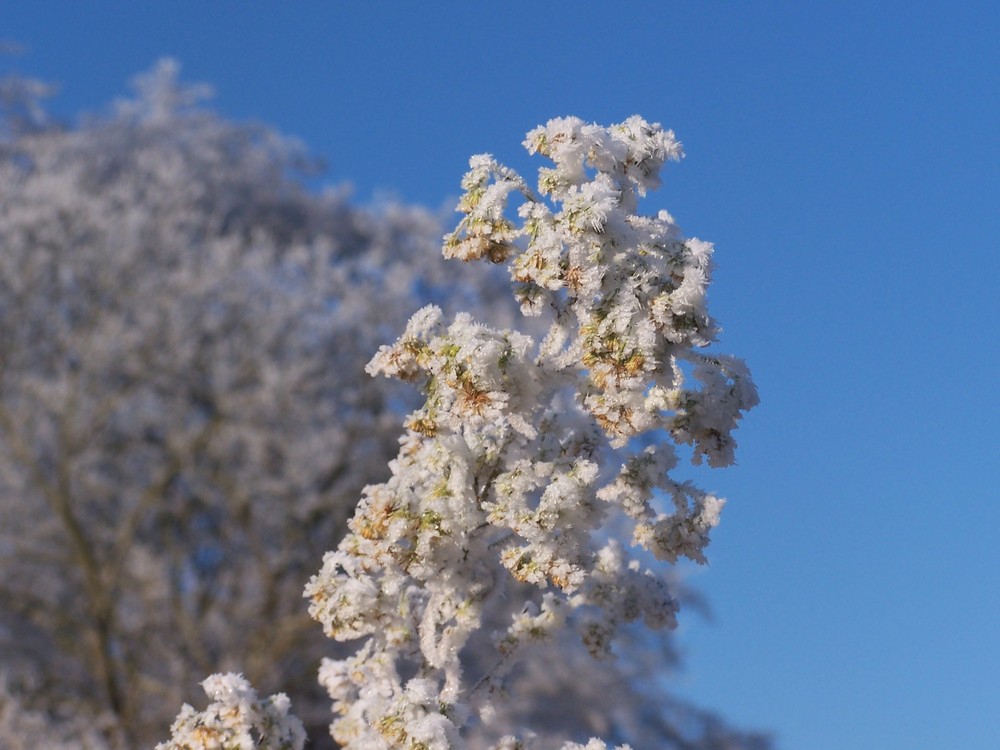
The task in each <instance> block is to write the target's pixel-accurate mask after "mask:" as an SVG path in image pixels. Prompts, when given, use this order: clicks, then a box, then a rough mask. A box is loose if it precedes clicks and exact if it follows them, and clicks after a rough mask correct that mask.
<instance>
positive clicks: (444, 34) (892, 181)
mask: <svg viewBox="0 0 1000 750" xmlns="http://www.w3.org/2000/svg"><path fill="white" fill-rule="evenodd" d="M0 36H3V37H6V38H11V39H16V40H18V41H20V42H21V43H23V44H25V45H27V46H28V47H29V48H30V52H29V53H28V54H27V55H25V56H23V57H22V58H20V59H19V60H17V61H16V63H15V64H16V67H17V68H18V69H19V70H21V71H23V72H27V73H31V74H34V75H36V76H39V77H42V78H45V79H49V80H54V81H59V82H61V84H62V86H63V93H62V95H61V97H60V98H59V99H58V100H57V103H56V107H57V109H58V110H59V111H62V112H65V113H71V112H77V111H79V110H80V109H95V108H99V107H101V106H102V105H104V104H105V103H107V102H108V101H110V100H111V99H112V98H114V97H115V96H118V95H120V94H121V93H122V92H123V91H124V87H125V81H126V80H127V79H128V78H129V77H130V76H131V75H133V74H134V73H136V72H137V71H140V70H143V69H146V68H148V67H149V66H150V65H151V64H152V63H153V61H154V60H155V59H156V58H158V57H160V56H162V55H171V56H174V57H176V58H178V59H179V60H180V61H181V62H182V63H183V65H184V75H185V77H186V78H187V79H189V80H201V81H207V82H209V83H211V84H213V85H214V86H215V87H216V90H217V92H218V97H217V100H216V103H217V106H218V108H219V109H220V110H221V111H222V112H223V113H225V114H226V115H228V116H232V117H235V118H239V119H245V118H253V119H258V120H262V121H264V122H267V123H270V124H272V125H274V126H276V127H277V128H278V129H279V130H281V131H283V132H286V133H290V134H293V135H296V136H299V137H300V138H301V139H302V140H303V141H304V142H305V143H306V144H307V145H308V146H309V147H310V148H311V149H312V150H313V151H314V152H316V153H317V154H319V155H321V156H323V157H325V158H326V159H327V160H328V162H329V164H330V178H331V180H334V181H348V182H350V183H352V184H353V185H354V186H355V190H356V195H357V197H358V199H359V200H361V201H368V200H370V199H371V198H372V196H375V195H378V194H379V192H380V191H388V192H390V193H392V194H394V195H396V196H398V197H399V198H401V199H403V200H405V201H408V202H413V203H420V204H423V205H427V206H430V207H435V208H436V207H439V206H441V205H442V204H443V203H444V202H445V201H446V200H450V199H451V198H452V197H454V196H455V195H457V193H458V187H457V186H458V180H459V178H460V176H461V174H462V172H463V171H464V169H465V163H466V160H467V158H468V156H469V155H470V154H472V153H476V152H481V151H492V152H493V153H495V154H497V155H498V156H499V157H500V158H501V159H503V160H506V161H508V162H509V163H511V165H512V166H515V167H518V168H521V169H524V170H532V169H533V168H534V167H533V166H531V165H530V162H529V160H528V159H527V157H526V156H523V155H522V152H521V148H520V145H519V144H520V141H521V139H522V137H523V134H524V132H525V131H527V130H528V129H529V128H531V127H533V126H535V125H536V124H539V123H542V122H544V121H545V120H547V119H549V118H550V117H554V116H559V115H567V114H574V115H578V116H580V117H583V118H585V119H588V120H593V121H597V122H601V123H605V124H606V123H609V122H613V121H618V120H620V119H622V118H624V117H626V116H628V115H630V114H633V113H640V114H642V115H644V116H645V117H646V118H647V119H650V120H658V121H660V122H663V123H664V124H665V125H667V126H669V127H671V128H673V129H674V130H675V131H676V132H677V133H678V135H679V137H680V138H681V140H682V141H683V142H684V143H685V146H686V148H687V153H688V156H687V158H686V159H685V160H684V162H682V163H681V164H680V165H677V166H674V167H672V168H671V170H670V172H669V173H668V174H667V184H666V186H665V188H664V189H663V190H662V191H661V192H660V193H657V194H656V195H655V196H654V197H653V200H652V201H651V203H653V204H656V205H655V207H665V208H667V209H668V210H670V211H671V213H673V214H674V216H675V217H677V219H678V220H679V221H680V223H681V225H682V226H683V227H684V228H685V229H686V231H687V232H688V233H689V234H693V235H696V236H699V237H701V238H703V239H707V240H711V241H713V242H715V243H716V246H717V256H716V257H717V260H718V263H719V271H718V273H717V277H716V278H717V281H716V284H715V286H714V287H713V292H712V299H713V303H712V304H713V310H714V312H715V313H716V315H717V316H718V317H719V319H720V320H721V322H722V323H723V325H724V327H725V333H724V335H723V345H722V349H723V350H725V351H730V352H733V353H736V354H739V355H741V356H743V357H745V358H746V359H747V360H748V361H749V363H750V365H751V367H752V369H753V371H754V373H755V376H756V379H757V382H758V385H759V387H760V391H761V396H762V400H763V403H762V405H761V406H760V407H759V408H758V409H757V410H756V411H755V412H753V413H751V415H750V417H749V418H748V420H747V421H746V423H745V426H744V427H743V428H742V429H741V430H740V434H739V437H740V441H741V453H740V467H739V468H737V469H734V470H729V471H727V472H723V473H716V474H713V475H711V476H708V477H705V478H703V481H704V482H705V483H706V484H707V485H708V486H709V487H710V488H712V489H716V490H718V491H719V492H720V493H722V494H723V495H725V496H727V497H728V498H729V499H730V503H729V505H728V507H727V512H726V514H725V516H724V519H723V525H722V527H721V528H720V529H719V530H718V532H717V534H716V535H715V538H714V543H713V545H712V547H711V549H710V550H709V552H710V557H711V560H712V564H711V567H710V568H708V569H706V570H700V571H698V573H697V576H696V580H697V583H698V585H699V586H701V587H702V589H703V590H704V591H706V592H707V594H708V596H709V598H710V601H711V603H712V605H713V607H714V609H715V612H716V621H715V623H714V624H713V625H711V626H709V625H706V624H705V623H704V622H701V621H700V620H698V619H697V617H695V616H693V615H689V616H688V617H686V618H684V619H683V622H682V638H683V640H684V643H685V644H686V647H687V651H688V655H689V662H690V664H689V671H688V673H687V674H686V675H684V676H682V677H681V679H680V682H679V690H680V691H681V692H683V693H685V694H687V695H689V696H691V697H693V698H695V699H697V700H699V701H701V702H703V703H704V704H706V705H708V706H711V707H715V708H717V709H719V710H721V711H722V712H723V713H724V714H725V715H727V716H728V717H729V718H731V719H733V720H735V721H737V722H741V723H743V724H746V725H749V726H757V727H770V728H772V729H773V730H774V731H775V732H776V733H777V736H778V738H779V748H781V750H845V749H847V750H868V749H871V750H876V749H877V750H884V749H886V748H890V749H892V750H895V749H897V748H898V749H900V750H940V749H948V750H950V749H951V748H961V749H962V750H995V748H997V747H1000V544H998V542H997V537H998V532H1000V491H998V489H997V481H996V474H997V468H998V466H1000V451H998V429H997V420H998V416H1000V397H998V390H1000V388H998V375H1000V353H998V344H997V342H998V339H1000V336H998V323H997V320H998V314H1000V304H998V298H1000V295H998V292H997V279H998V276H1000V263H998V259H997V256H998V236H1000V232H998V229H1000V226H998V224H1000V222H998V215H1000V214H998V209H1000V149H998V138H1000V53H998V50H1000V42H998V40H1000V4H998V3H996V2H995V0H994V1H993V2H987V1H985V0H984V1H983V2H962V0H954V1H952V2H947V3H945V2H938V3H930V2H921V1H920V0H915V1H912V2H900V1H895V0H893V1H891V2H885V1H883V2H874V1H873V2H864V3H862V2H819V1H817V2H811V1H810V2H801V1H800V2H731V3H725V2H684V3H681V2H668V1H666V0H659V1H658V2H628V1H626V0H622V1H621V2H617V3H612V2H596V1H594V2H588V1H583V0H576V2H557V1H555V0H550V1H549V2H537V3H536V2H520V1H511V0H508V1H507V2H503V3H486V2H481V3H474V2H468V1H465V2H430V1H428V2H407V3H403V2H398V3H387V2H386V3H383V2H368V3H362V2H323V3H320V2H311V3H310V2H302V3H278V2H273V3H261V2H235V1H232V2H223V1H222V0H217V1H216V2H208V3H206V2H181V1H179V0H171V1H170V2H161V3H137V2H107V1H103V2H100V1H94V0H92V1H91V2H87V3H69V2H54V1H52V0H21V1H14V2H11V1H10V0H8V2H5V3H4V4H3V10H2V13H0ZM5 67H7V68H9V67H10V63H6V64H5ZM637 750H643V749H641V748H639V749H637Z"/></svg>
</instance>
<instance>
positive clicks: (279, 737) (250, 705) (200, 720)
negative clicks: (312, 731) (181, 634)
mask: <svg viewBox="0 0 1000 750" xmlns="http://www.w3.org/2000/svg"><path fill="white" fill-rule="evenodd" d="M201 684H202V687H203V688H205V692H206V693H207V694H208V697H209V698H211V700H212V702H211V703H210V704H209V706H208V708H206V709H205V710H204V711H200V712H199V711H195V710H194V708H192V707H191V706H188V705H185V706H184V708H183V709H182V710H181V713H180V715H179V716H178V717H177V720H176V721H175V722H174V724H173V726H172V727H171V728H170V731H171V737H170V739H169V740H168V741H167V742H161V743H160V744H159V745H157V746H156V750H302V747H303V746H304V745H305V740H306V735H305V731H304V730H303V728H302V722H300V721H299V720H298V719H297V718H295V717H294V716H292V715H291V714H289V712H288V709H289V706H290V704H289V701H288V697H287V696H285V695H284V694H283V693H278V694H277V695H273V696H271V697H269V698H265V699H264V700H261V699H259V698H258V697H257V692H256V691H255V690H254V689H253V688H252V687H250V683H249V682H247V681H246V680H245V679H244V678H243V677H242V676H241V675H235V674H214V675H212V676H211V677H209V678H208V679H206V680H205V681H204V682H202V683H201Z"/></svg>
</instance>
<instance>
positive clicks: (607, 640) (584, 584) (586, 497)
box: [306, 117, 757, 750]
mask: <svg viewBox="0 0 1000 750" xmlns="http://www.w3.org/2000/svg"><path fill="white" fill-rule="evenodd" d="M525 145H526V146H527V148H528V149H529V151H531V152H538V153H540V154H542V155H545V156H548V157H549V158H550V159H551V160H552V161H553V162H554V167H552V168H546V169H542V170H541V173H540V178H539V184H538V194H539V195H538V196H536V195H535V194H534V192H533V191H532V190H531V189H530V188H529V187H528V186H527V185H526V183H525V182H524V181H523V180H522V179H521V178H520V177H519V176H518V175H517V174H515V173H514V172H513V171H511V170H510V169H508V168H506V167H503V166H501V165H500V164H498V163H496V162H495V161H494V160H493V159H492V158H491V157H489V156H478V157H474V158H473V159H472V160H471V163H470V166H471V169H470V172H469V173H468V174H467V175H466V177H465V179H464V181H463V188H464V189H465V190H466V193H465V195H464V196H463V198H462V200H461V202H460V204H459V210H460V211H462V212H463V213H464V214H465V218H464V219H463V220H462V222H461V223H460V225H459V227H458V229H457V230H456V231H455V232H454V233H453V234H451V235H449V236H448V237H447V238H446V242H445V255H446V256H449V257H457V258H461V259H463V260H472V259H478V258H486V259H488V260H490V261H492V262H495V263H499V262H508V263H509V266H510V269H511V276H512V278H513V280H514V283H515V293H516V296H517V299H518V301H519V302H520V304H521V309H522V311H523V312H524V313H525V314H527V315H539V314H543V313H545V314H549V315H550V316H551V325H550V327H549V329H548V333H547V334H546V335H545V336H544V338H543V339H542V340H541V342H540V343H539V342H536V341H535V340H534V339H533V338H532V337H530V336H528V335H526V334H523V333H520V332H518V331H515V330H510V329H494V328H490V327H487V326H486V325H483V324H480V323H477V322H476V321H474V320H473V318H472V317H471V316H469V315H467V314H460V315H458V316H457V317H456V318H455V319H454V320H453V321H452V322H450V323H449V322H446V321H445V319H444V316H443V314H442V313H441V311H440V310H439V309H438V308H436V307H426V308H424V309H423V310H421V311H420V312H418V313H417V314H416V315H414V316H413V318H411V320H410V322H409V324H408V325H407V327H406V330H405V332H404V333H403V335H402V337H400V339H399V340H398V341H397V342H396V343H395V344H394V345H392V346H384V347H382V348H381V349H380V350H379V352H378V354H377V355H376V356H375V358H374V359H373V360H372V362H371V363H370V364H369V371H370V372H372V373H373V374H375V373H380V374H383V375H386V376H388V377H393V378H398V379H401V380H405V381H408V382H411V383H413V384H415V385H416V386H417V387H419V388H420V389H421V391H422V393H423V394H424V396H425V403H424V405H423V406H422V407H421V408H420V409H418V410H417V411H415V412H413V413H412V414H411V415H410V417H409V418H408V420H407V422H406V427H407V432H406V435H405V436H404V437H403V438H402V440H401V449H400V452H399V454H398V456H397V458H396V459H395V461H393V462H392V463H391V464H390V468H391V470H392V476H391V477H390V479H389V480H388V481H387V482H385V483H383V484H378V485H373V486H370V487H368V488H366V490H365V493H364V496H363V497H362V499H361V502H360V503H359V505H358V508H357V511H356V513H355V515H354V518H353V519H352V521H351V522H350V529H351V533H349V534H348V536H347V537H346V538H345V539H344V540H343V542H342V543H341V544H340V546H339V547H338V548H337V550H336V551H333V552H330V553H328V554H327V555H326V557H325V559H324V564H323V568H322V570H321V571H320V573H319V574H318V575H316V576H315V577H314V578H313V579H312V580H311V581H310V583H309V586H308V587H307V589H306V594H307V596H308V597H309V599H310V602H311V604H310V612H311V613H312V615H313V616H314V617H315V618H316V619H317V620H319V621H320V622H321V623H322V624H323V626H324V629H325V631H326V632H327V634H328V635H330V636H331V637H333V638H336V639H338V640H343V641H352V640H355V639H364V640H363V645H362V646H361V648H360V649H359V650H358V651H357V652H356V653H355V655H354V656H352V657H350V658H348V659H345V660H343V661H339V662H336V661H328V662H326V664H325V665H324V668H323V671H322V681H323V682H324V684H325V685H326V687H327V689H328V690H329V692H330V695H331V696H332V697H333V699H334V711H335V713H336V714H337V717H338V718H337V719H336V721H335V722H334V724H333V727H332V731H333V734H334V737H335V739H336V740H337V741H338V742H339V743H341V744H342V745H343V746H345V747H348V748H351V749H352V750H388V749H389V748H408V749H409V750H445V749H446V748H447V749H449V750H454V749H455V748H461V747H465V746H466V738H467V736H468V735H469V734H470V732H473V731H475V730H476V728H477V727H480V726H481V727H486V728H487V729H488V728H489V727H490V725H491V722H492V721H493V720H494V717H495V715H496V708H495V702H497V701H499V700H501V698H502V694H503V691H504V686H505V680H506V678H507V677H508V675H509V674H510V672H511V670H512V669H513V668H514V666H515V665H516V663H517V661H518V656H520V655H522V652H523V653H527V652H528V650H529V648H530V646H532V645H533V644H536V643H539V642H545V641H551V640H552V639H554V638H557V637H560V636H562V634H563V633H564V632H566V631H567V630H569V631H575V632H576V634H577V636H578V637H579V638H580V639H581V640H582V642H583V644H584V645H585V646H586V648H587V650H588V651H589V652H590V653H591V655H592V656H593V657H594V658H597V659H606V658H610V657H611V656H612V655H613V644H614V641H615V639H616V636H617V635H618V633H619V631H620V630H621V628H622V627H624V626H625V625H626V624H628V623H630V622H634V621H639V620H641V621H643V622H644V623H645V624H646V625H647V626H649V627H651V628H663V627H672V626H673V625H674V623H675V619H674V618H675V613H676V610H677V602H676V600H675V597H674V596H672V594H671V592H670V590H669V587H668V586H667V585H666V584H665V581H664V578H663V577H662V575H660V574H658V573H657V572H655V571H654V570H652V569H650V568H649V567H647V566H646V565H645V564H644V560H645V559H646V556H644V555H643V554H640V553H639V552H638V551H637V548H642V549H644V550H645V551H646V552H648V553H651V554H652V555H653V556H655V557H656V558H657V559H659V560H665V561H668V562H674V561H676V560H677V559H678V558H681V557H686V558H689V559H691V560H694V561H696V562H704V561H705V557H704V549H705V547H706V546H707V544H708V541H709V532H710V530H711V528H712V527H714V526H715V525H716V524H717V523H718V519H719V511H720V510H721V507H722V500H720V499H719V498H716V497H714V496H713V495H710V494H708V493H706V492H704V491H702V490H700V489H698V488H697V487H695V486H694V485H692V484H690V483H687V482H681V481H677V480H674V479H673V478H671V476H670V475H669V472H670V471H671V470H672V469H673V468H674V467H675V465H676V464H677V460H678V459H677V454H676V452H675V449H674V445H689V446H691V448H692V449H693V450H692V458H693V460H694V461H695V462H700V461H701V460H702V459H703V458H704V459H707V461H708V463H709V465H711V466H726V465H728V464H730V463H732V461H733V450H734V447H735V441H734V440H733V437H732V432H733V430H734V428H735V427H736V425H737V422H738V420H739V419H740V417H741V416H742V414H743V412H745V411H746V410H747V409H749V408H751V407H752V406H754V405H755V404H756V403H757V396H756V392H755V389H754V386H753V383H752V381H751V379H750V376H749V373H748V371H747V370H746V368H745V366H744V365H743V363H742V362H741V361H739V360H737V359H734V358H732V357H724V356H718V355H709V354H706V353H703V351H702V350H703V349H704V347H706V346H707V345H708V344H710V343H711V342H712V341H713V339H714V336H715V333H716V326H715V324H714V322H713V321H712V319H711V317H710V316H709V314H708V312H707V310H706V307H705V293H706V288H707V285H708V283H709V279H710V272H711V250H712V248H711V246H710V245H709V244H707V243H705V242H701V241H699V240H695V239H686V238H684V237H683V236H682V235H681V233H680V231H679V229H678V228H677V226H676V225H675V224H674V222H673V220H672V219H671V217H670V216H669V215H668V214H667V213H666V212H663V211H661V212H660V213H659V214H657V215H656V216H652V217H650V216H641V215H638V214H636V211H637V206H638V200H639V198H640V197H641V196H643V195H645V193H646V191H647V189H649V188H653V187H656V186H657V185H658V184H659V173H660V169H661V168H662V166H663V164H664V163H665V162H666V161H667V160H669V159H676V158H678V157H679V156H680V153H681V150H680V144H679V143H678V142H677V141H676V140H675V139H674V136H673V134H672V133H671V132H669V131H664V130H663V129H662V128H661V127H660V126H659V125H651V124H649V123H647V122H646V121H644V120H642V119H641V118H639V117H632V118H629V119H628V120H626V121H625V122H623V123H621V124H619V125H614V126H612V127H610V128H602V127H598V126H595V125H587V124H584V123H583V122H582V121H580V120H578V119H575V118H567V119H559V120H553V121H551V122H549V123H548V125H546V126H545V127H541V128H538V129H536V130H534V131H532V132H531V133H529V134H528V139H527V141H526V142H525ZM513 195H518V196H520V200H521V203H520V206H519V207H518V208H517V217H518V220H513V219H511V218H509V214H510V210H511V209H510V208H509V206H508V200H509V198H510V197H511V196H513ZM539 196H540V197H539ZM645 436H650V437H653V438H657V439H655V440H653V441H652V442H650V441H649V440H644V439H642V438H644V437H645ZM643 445H644V447H643ZM661 500H663V501H665V505H666V508H663V507H660V506H661ZM616 517H624V518H626V519H628V522H629V524H630V526H631V529H632V532H631V538H630V539H629V538H626V539H620V538H619V535H618V533H616V529H617V528H618V527H617V526H612V525H609V520H610V519H612V518H616ZM514 582H520V583H521V584H526V586H521V587H519V588H517V589H516V594H517V596H519V597H522V599H523V606H522V607H521V608H520V610H519V611H515V612H514V614H513V616H512V617H511V618H510V619H509V620H508V621H507V622H506V623H504V624H503V625H502V626H501V627H500V628H499V629H497V631H496V632H494V633H493V634H492V642H493V644H494V645H493V648H494V649H495V653H496V657H497V658H496V660H495V662H494V663H493V664H492V666H489V667H487V668H486V669H485V671H482V672H481V673H475V672H472V671H471V670H469V669H468V668H467V664H466V663H465V660H464V659H463V656H464V655H465V654H466V650H467V648H468V645H469V643H470V640H471V639H473V638H474V637H475V636H476V634H477V632H478V631H479V630H480V629H481V628H482V627H483V625H484V622H485V621H487V620H488V618H489V617H490V611H491V609H494V608H496V607H497V606H498V604H497V603H498V601H501V600H504V599H505V597H508V596H511V595H512V592H513V591H514V590H515V589H514V588H513V585H514ZM503 606H508V607H509V602H505V604H504V605H503ZM530 736H531V735H530V733H524V734H523V735H522V737H521V738H520V739H516V740H515V739H513V738H510V737H507V738H504V739H501V740H499V742H498V743H497V744H496V745H495V747H496V748H498V749H499V748H514V747H526V746H527V745H528V744H530V743H531V740H530ZM563 747H564V748H566V749H567V750H568V749H569V748H577V747H581V746H579V745H576V744H573V743H568V744H565V745H563ZM586 747H587V748H588V750H595V749H596V748H598V747H602V748H603V747H604V745H603V743H601V742H600V741H598V740H591V742H590V743H589V744H588V745H587V746H586Z"/></svg>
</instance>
